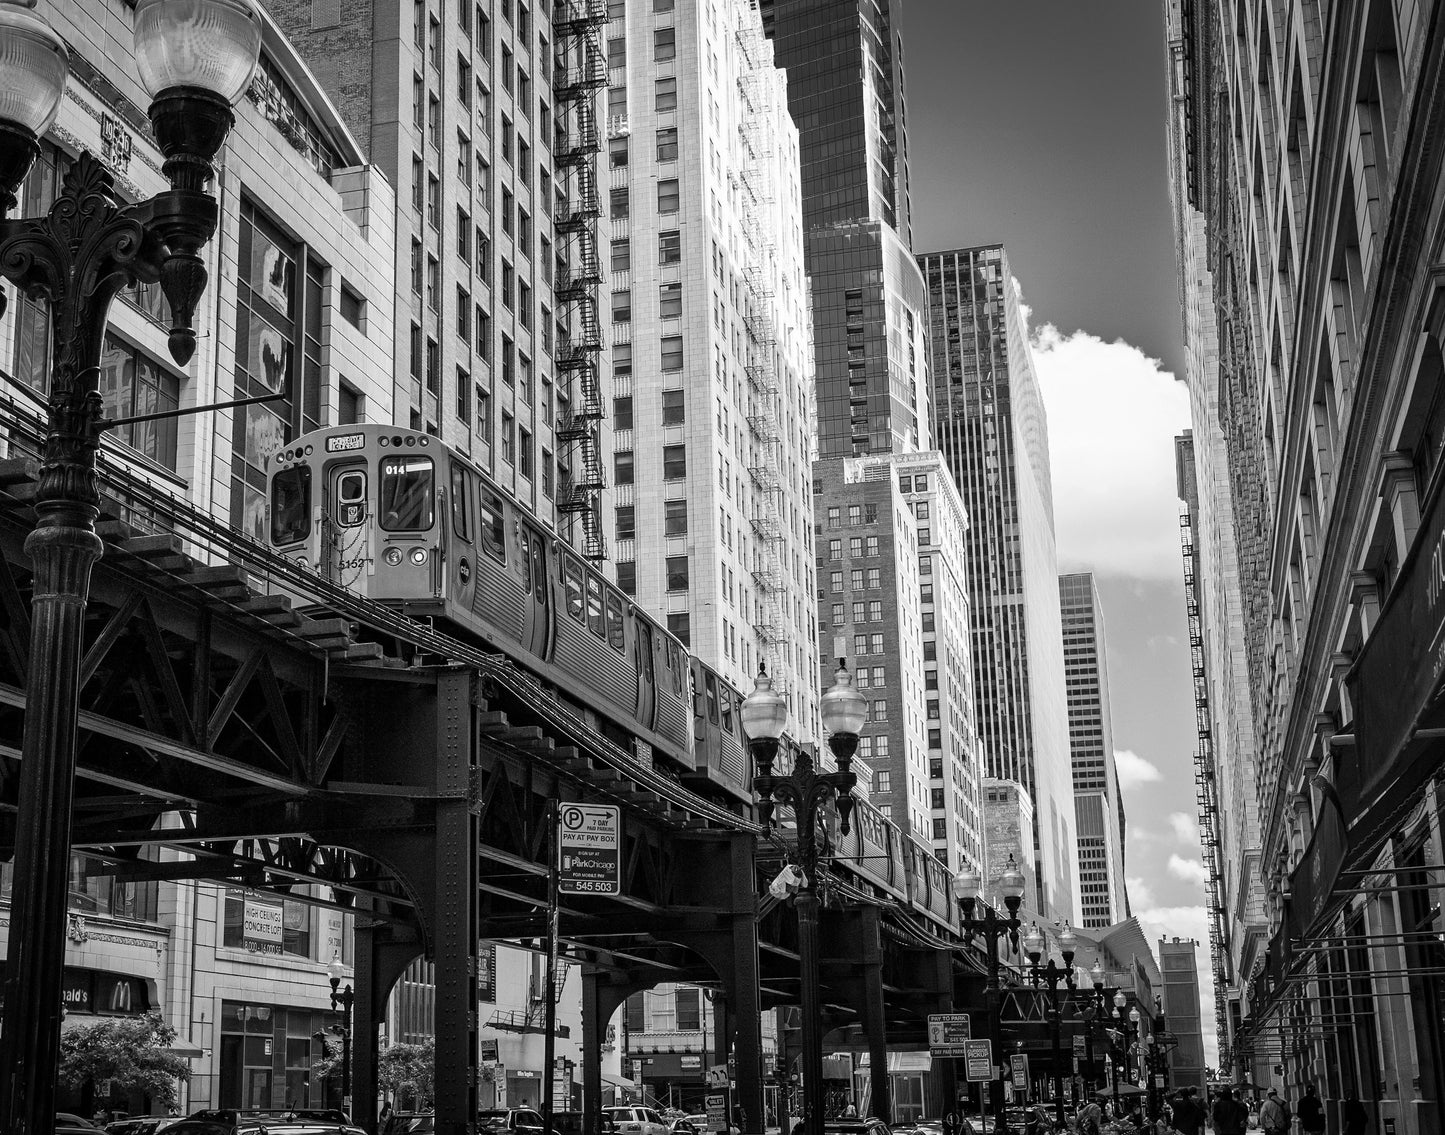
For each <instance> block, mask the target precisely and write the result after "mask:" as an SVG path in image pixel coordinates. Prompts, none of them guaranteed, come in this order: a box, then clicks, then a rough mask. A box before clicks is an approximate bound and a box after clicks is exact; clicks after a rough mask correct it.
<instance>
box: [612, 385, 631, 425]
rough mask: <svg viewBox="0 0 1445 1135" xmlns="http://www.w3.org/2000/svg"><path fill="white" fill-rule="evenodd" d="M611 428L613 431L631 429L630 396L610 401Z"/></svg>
mask: <svg viewBox="0 0 1445 1135" xmlns="http://www.w3.org/2000/svg"><path fill="white" fill-rule="evenodd" d="M612 428H613V429H614V430H630V429H631V428H632V395H630V394H628V395H625V396H623V397H621V398H614V399H612Z"/></svg>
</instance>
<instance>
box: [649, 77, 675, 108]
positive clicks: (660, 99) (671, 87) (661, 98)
mask: <svg viewBox="0 0 1445 1135" xmlns="http://www.w3.org/2000/svg"><path fill="white" fill-rule="evenodd" d="M652 109H653V110H655V111H657V113H658V114H665V113H666V112H668V111H670V110H676V109H677V80H676V79H658V80H657V82H656V83H655V84H654V86H653V100H652Z"/></svg>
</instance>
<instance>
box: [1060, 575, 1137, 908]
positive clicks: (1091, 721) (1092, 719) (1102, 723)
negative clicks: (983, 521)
mask: <svg viewBox="0 0 1445 1135" xmlns="http://www.w3.org/2000/svg"><path fill="white" fill-rule="evenodd" d="M1059 605H1060V613H1061V615H1062V618H1063V623H1064V681H1065V683H1066V684H1067V692H1068V702H1069V747H1070V750H1071V752H1072V755H1073V768H1074V822H1075V824H1076V825H1077V828H1076V836H1077V839H1078V849H1079V850H1078V855H1079V914H1080V916H1081V917H1082V919H1083V924H1084V926H1085V927H1088V928H1098V927H1103V926H1112V925H1113V924H1114V923H1116V922H1123V921H1124V919H1126V918H1128V917H1129V898H1128V894H1127V892H1126V889H1125V882H1124V846H1123V838H1124V832H1123V824H1122V823H1121V822H1120V817H1119V815H1118V814H1117V813H1118V801H1119V799H1120V795H1119V777H1118V774H1117V772H1116V771H1115V768H1114V723H1113V719H1112V716H1111V714H1110V712H1109V667H1108V661H1107V658H1106V655H1105V650H1104V611H1103V608H1102V607H1101V606H1100V605H1099V589H1098V588H1097V587H1096V586H1095V584H1094V576H1093V574H1092V573H1090V572H1077V573H1075V574H1072V575H1061V576H1059Z"/></svg>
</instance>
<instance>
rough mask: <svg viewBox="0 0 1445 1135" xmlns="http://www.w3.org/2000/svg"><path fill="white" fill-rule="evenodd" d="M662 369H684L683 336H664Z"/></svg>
mask: <svg viewBox="0 0 1445 1135" xmlns="http://www.w3.org/2000/svg"><path fill="white" fill-rule="evenodd" d="M662 369H663V370H681V369H682V336H681V335H664V336H663V337H662Z"/></svg>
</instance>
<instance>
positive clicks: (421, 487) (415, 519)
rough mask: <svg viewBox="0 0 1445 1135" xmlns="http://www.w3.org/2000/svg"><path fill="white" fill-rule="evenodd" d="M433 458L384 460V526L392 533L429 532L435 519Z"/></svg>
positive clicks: (382, 491) (382, 479)
mask: <svg viewBox="0 0 1445 1135" xmlns="http://www.w3.org/2000/svg"><path fill="white" fill-rule="evenodd" d="M434 479H435V475H434V473H433V468H432V460H431V458H430V457H383V458H382V459H381V526H382V527H383V528H384V529H386V530H387V531H388V532H425V531H426V530H427V529H428V528H430V527H431V526H432V521H433V515H432V514H433V512H434V508H433V498H434V496H435V493H434V491H433V486H432V482H433V480H434Z"/></svg>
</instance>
